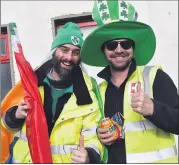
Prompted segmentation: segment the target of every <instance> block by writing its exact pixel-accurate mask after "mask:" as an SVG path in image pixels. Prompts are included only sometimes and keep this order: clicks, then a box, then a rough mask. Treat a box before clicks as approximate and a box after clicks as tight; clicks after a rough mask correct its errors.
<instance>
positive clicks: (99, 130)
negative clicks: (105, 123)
mask: <svg viewBox="0 0 179 165" xmlns="http://www.w3.org/2000/svg"><path fill="white" fill-rule="evenodd" d="M97 132H98V133H100V134H104V133H108V132H109V129H108V128H100V127H98V128H97Z"/></svg>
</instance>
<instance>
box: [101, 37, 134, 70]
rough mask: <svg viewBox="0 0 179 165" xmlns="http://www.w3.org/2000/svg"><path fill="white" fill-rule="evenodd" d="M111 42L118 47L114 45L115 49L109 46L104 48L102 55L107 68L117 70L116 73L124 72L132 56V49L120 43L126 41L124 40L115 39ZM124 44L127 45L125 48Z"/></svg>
mask: <svg viewBox="0 0 179 165" xmlns="http://www.w3.org/2000/svg"><path fill="white" fill-rule="evenodd" d="M113 41H117V42H118V45H116V48H115V46H113V47H112V46H111V45H109V46H107V45H105V46H104V53H105V55H106V59H107V60H108V62H109V66H110V67H111V68H112V69H114V70H117V71H124V70H126V69H127V68H128V67H129V65H130V63H131V60H132V56H133V47H132V45H131V46H129V43H122V42H121V41H126V39H117V40H113ZM120 42H121V43H120ZM125 44H128V45H127V46H125ZM123 45H124V46H123ZM111 47H112V48H113V50H110V49H109V48H111ZM123 47H124V48H123Z"/></svg>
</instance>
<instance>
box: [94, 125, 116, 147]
mask: <svg viewBox="0 0 179 165" xmlns="http://www.w3.org/2000/svg"><path fill="white" fill-rule="evenodd" d="M97 132H98V138H99V139H100V141H101V143H103V144H104V145H111V144H112V143H114V141H115V140H116V139H115V138H114V137H113V134H112V133H111V132H109V130H108V129H105V128H98V129H97Z"/></svg>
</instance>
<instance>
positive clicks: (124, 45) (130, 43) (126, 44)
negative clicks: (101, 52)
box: [104, 40, 134, 51]
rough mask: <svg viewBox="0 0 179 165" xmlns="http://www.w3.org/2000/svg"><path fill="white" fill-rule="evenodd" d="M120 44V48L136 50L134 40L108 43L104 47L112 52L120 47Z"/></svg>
mask: <svg viewBox="0 0 179 165" xmlns="http://www.w3.org/2000/svg"><path fill="white" fill-rule="evenodd" d="M118 44H120V46H121V47H122V48H123V49H125V50H128V49H130V48H131V47H133V48H134V42H133V41H132V40H124V41H108V42H106V43H105V44H104V45H105V46H106V48H107V49H108V50H110V51H113V50H115V49H116V48H117V47H118Z"/></svg>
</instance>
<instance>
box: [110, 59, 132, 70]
mask: <svg viewBox="0 0 179 165" xmlns="http://www.w3.org/2000/svg"><path fill="white" fill-rule="evenodd" d="M131 61H132V59H129V60H128V61H127V62H126V64H125V65H124V66H115V65H113V64H112V63H111V62H109V66H110V67H111V68H112V69H113V70H115V71H120V72H122V71H125V70H126V69H127V68H128V67H129V65H130V64H131Z"/></svg>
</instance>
